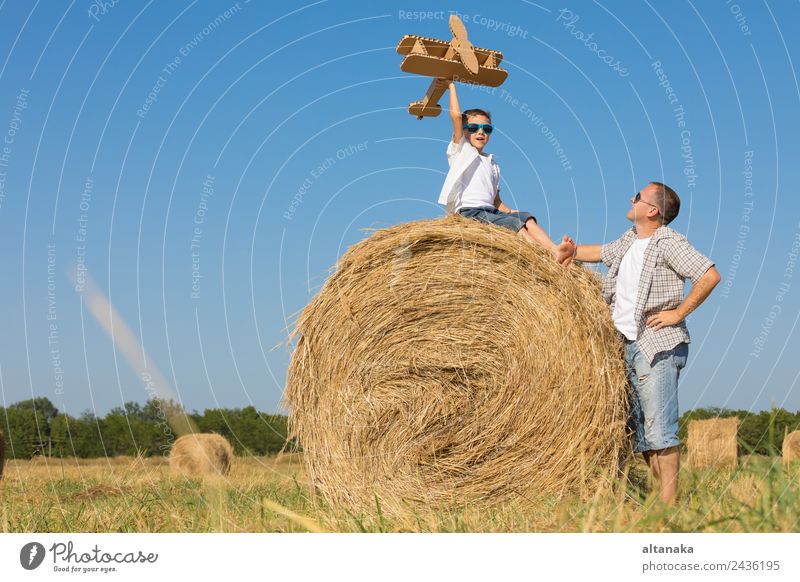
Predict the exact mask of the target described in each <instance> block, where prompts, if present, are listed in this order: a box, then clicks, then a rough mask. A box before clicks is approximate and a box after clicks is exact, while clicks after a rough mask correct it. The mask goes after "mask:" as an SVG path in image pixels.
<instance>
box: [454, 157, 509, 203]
mask: <svg viewBox="0 0 800 582" xmlns="http://www.w3.org/2000/svg"><path fill="white" fill-rule="evenodd" d="M461 182H462V183H463V185H464V189H463V190H462V192H461V197H460V200H458V203H457V205H456V212H458V211H459V210H461V209H462V208H477V207H479V206H494V199H495V196H496V195H497V187H498V186H499V184H498V183H497V182H498V176H497V172H495V170H494V164H493V161H492V158H491V156H478V159H477V160H476V162H473V163H472V164H470V166H469V167H468V168H467V169H466V170H465V171H464V173H463V174H462V175H461Z"/></svg>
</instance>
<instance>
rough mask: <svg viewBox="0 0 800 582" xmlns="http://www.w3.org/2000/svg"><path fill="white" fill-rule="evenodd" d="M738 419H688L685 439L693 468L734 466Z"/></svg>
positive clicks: (736, 450) (736, 459)
mask: <svg viewBox="0 0 800 582" xmlns="http://www.w3.org/2000/svg"><path fill="white" fill-rule="evenodd" d="M738 431H739V419H738V418H736V417H731V418H709V419H706V420H690V421H689V435H688V438H687V439H686V449H687V451H688V457H689V458H688V462H689V465H690V466H691V467H692V468H693V469H710V468H732V469H733V468H736V465H737V463H738V460H739V457H738V448H739V447H738V445H737V442H736V436H737V434H738Z"/></svg>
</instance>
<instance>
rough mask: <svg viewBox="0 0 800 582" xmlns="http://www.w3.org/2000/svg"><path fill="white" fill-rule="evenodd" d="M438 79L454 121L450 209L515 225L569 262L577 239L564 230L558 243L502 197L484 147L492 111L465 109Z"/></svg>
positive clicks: (445, 191)
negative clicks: (505, 202)
mask: <svg viewBox="0 0 800 582" xmlns="http://www.w3.org/2000/svg"><path fill="white" fill-rule="evenodd" d="M438 83H439V87H440V88H441V89H445V88H446V89H449V90H450V119H451V120H452V121H453V138H452V140H451V142H450V143H449V144H448V145H447V161H448V163H449V164H450V171H449V172H448V174H447V178H446V179H445V182H444V186H443V187H442V191H441V193H440V194H439V204H445V205H446V206H447V212H448V214H453V213H458V214H460V215H461V216H465V217H467V218H472V219H475V220H479V221H481V222H485V223H488V224H495V225H497V226H500V227H503V228H507V229H509V230H512V231H514V232H516V233H518V234H519V236H521V237H522V238H524V239H525V240H527V241H528V242H530V243H534V244H540V245H542V246H543V247H545V248H546V249H548V250H549V251H550V254H551V255H552V256H553V259H555V260H556V262H558V263H561V264H563V265H568V264H569V263H570V262H571V261H572V258H573V257H574V255H575V243H574V242H573V241H572V239H571V238H570V237H568V236H567V235H564V238H563V239H562V240H561V243H560V244H555V243H553V241H551V240H550V237H549V236H548V235H547V233H546V232H545V231H544V230H543V229H542V227H540V226H539V225H538V224H537V223H536V218H534V217H533V216H532V215H531V214H529V213H527V212H517V211H516V210H512V209H511V208H509V207H508V206H506V205H505V204H504V203H503V201H502V200H500V168H499V167H498V166H497V164H496V163H495V162H494V157H493V156H492V154H488V155H487V154H486V153H484V151H483V150H484V148H485V147H486V144H487V143H488V141H489V136H490V135H491V133H492V118H491V116H490V114H489V112H487V111H484V110H482V109H469V110H467V111H465V112H464V113H463V114H462V113H461V109H460V107H459V105H458V96H457V95H456V85H455V82H453V81H451V80H447V79H439V80H438Z"/></svg>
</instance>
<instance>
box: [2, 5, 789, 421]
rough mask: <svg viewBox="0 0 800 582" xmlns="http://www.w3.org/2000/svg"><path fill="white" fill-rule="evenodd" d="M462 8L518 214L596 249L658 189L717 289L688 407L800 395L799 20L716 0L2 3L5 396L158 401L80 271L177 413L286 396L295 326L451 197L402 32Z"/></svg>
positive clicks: (269, 403)
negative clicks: (413, 110)
mask: <svg viewBox="0 0 800 582" xmlns="http://www.w3.org/2000/svg"><path fill="white" fill-rule="evenodd" d="M451 10H455V11H457V12H458V13H459V14H461V15H462V19H463V20H464V23H465V24H466V26H467V29H468V31H469V35H470V39H471V40H472V41H473V42H474V43H475V44H476V45H477V46H482V47H487V48H494V49H497V50H501V51H502V52H503V53H504V57H505V58H504V67H505V68H506V69H507V70H508V72H509V76H508V80H507V81H506V82H505V84H504V85H503V86H502V87H500V88H498V89H496V90H494V91H492V90H487V89H477V88H472V87H466V86H460V87H459V90H460V97H461V102H462V105H463V106H464V107H469V106H479V107H484V108H488V109H489V110H491V112H492V114H493V121H494V124H495V127H496V131H495V133H494V134H493V136H492V141H491V143H490V145H489V146H488V151H491V152H493V153H495V154H496V156H497V160H498V162H499V164H500V166H501V168H502V176H503V185H502V188H503V191H504V199H505V200H506V201H507V202H509V204H510V205H511V206H512V207H515V208H520V209H523V210H527V211H529V212H532V213H533V214H535V215H536V216H537V217H538V218H539V221H540V224H542V225H543V226H544V227H545V228H546V229H547V230H548V232H550V233H551V235H553V236H554V237H555V236H557V235H560V234H562V233H564V232H568V233H570V234H571V235H572V236H573V237H574V238H575V239H576V240H577V241H578V242H579V243H600V242H604V241H609V240H612V239H614V238H616V237H618V236H620V235H621V233H622V232H623V231H624V229H626V228H627V227H628V223H627V221H626V220H625V213H626V211H627V208H628V204H629V202H628V200H629V197H630V196H631V195H632V194H633V193H634V192H636V191H637V190H639V189H640V188H641V187H642V186H643V185H644V184H646V183H647V182H648V181H649V180H660V181H664V182H666V183H668V184H670V185H671V186H673V187H674V188H675V189H676V190H677V191H678V193H679V194H680V195H681V197H682V200H683V206H682V211H681V215H680V216H679V218H678V219H677V220H676V221H675V223H674V225H673V226H674V227H675V228H676V229H677V230H679V231H681V232H683V233H685V234H686V235H687V236H688V237H689V239H690V240H691V241H692V242H693V243H694V244H695V246H696V247H697V248H698V249H699V250H701V251H702V252H703V253H705V254H707V255H709V256H710V257H711V258H712V259H713V260H714V261H715V262H716V264H717V268H718V269H719V271H720V273H721V274H722V276H723V282H722V283H721V284H720V286H719V287H718V288H717V290H716V291H715V293H714V294H713V295H712V296H711V298H710V299H709V300H708V301H707V302H706V303H705V304H704V305H703V306H702V307H701V308H700V309H699V310H698V311H697V312H696V313H695V314H694V315H692V316H691V318H690V320H689V327H690V331H691V332H692V335H693V343H692V346H691V349H690V357H689V366H688V368H687V370H686V371H685V374H684V376H683V377H682V383H681V408H682V409H684V410H685V409H688V408H694V407H697V406H712V405H715V406H728V407H734V408H745V409H747V408H750V409H754V410H760V409H764V408H768V407H770V406H771V405H772V404H775V405H778V406H784V407H787V408H789V409H792V410H797V409H800V387H798V375H799V374H800V365H798V364H797V354H798V353H800V333H799V332H798V328H797V323H798V318H799V317H800V301H798V297H800V266H798V265H797V263H796V262H795V261H796V255H797V251H798V247H800V201H798V198H797V196H796V188H795V187H793V185H795V184H797V183H798V177H799V174H800V172H799V170H798V163H797V160H798V159H800V151H798V150H799V149H800V148H798V140H797V138H796V135H797V134H798V129H800V88H799V87H798V80H797V70H796V65H797V64H798V63H800V52H799V51H798V43H800V41H798V40H797V38H796V35H795V34H792V30H791V28H790V23H795V22H797V21H798V18H799V17H800V7H799V6H798V4H797V3H783V2H770V3H758V2H739V3H736V2H725V1H723V0H720V1H718V2H713V3H711V2H702V3H701V2H695V3H691V2H653V1H651V2H642V3H639V2H624V3H623V2H605V3H599V2H572V3H554V2H546V1H543V2H539V3H534V2H527V1H509V2H502V3H492V4H487V3H478V2H460V3H444V2H416V3H414V2H409V3H406V2H372V3H359V2H343V1H337V0H328V1H321V2H312V3H304V2H282V3H273V2H245V1H243V0H240V2H238V3H236V2H158V3H156V2H150V3H144V2H129V1H126V0H121V1H118V2H116V3H113V2H106V3H105V4H104V5H102V3H95V2H91V1H88V0H85V1H84V0H75V1H73V2H71V3H68V2H63V3H55V2H54V3H50V2H23V1H21V0H18V1H13V0H5V1H4V2H2V3H0V30H2V34H0V134H2V136H1V137H0V139H3V140H4V141H3V143H0V156H2V157H0V162H2V163H0V240H2V246H3V249H4V251H5V252H4V261H3V264H4V270H3V272H4V275H5V276H4V284H3V285H2V289H0V301H2V305H3V333H2V334H0V378H1V379H2V384H1V387H2V399H3V402H4V403H6V404H8V403H11V402H15V401H18V400H21V399H24V398H29V397H31V396H33V395H35V396H47V397H49V398H50V399H51V400H53V402H54V403H55V404H56V405H57V406H58V407H59V408H61V409H62V410H67V411H69V412H71V413H73V414H75V413H79V412H80V411H82V410H84V409H92V410H95V411H96V412H97V413H99V414H104V413H105V412H106V411H107V410H108V409H109V408H111V407H112V406H116V405H119V404H121V403H122V402H124V401H127V400H137V401H140V402H141V401H144V400H145V399H146V398H147V396H148V392H147V390H146V387H145V386H144V385H143V382H142V379H141V376H140V374H138V373H137V372H136V371H134V370H133V369H132V368H131V366H129V365H128V363H127V362H126V360H125V359H124V358H123V357H122V355H121V353H120V352H119V351H117V350H115V349H114V347H113V344H112V342H111V341H110V340H109V338H108V336H107V334H106V333H105V331H103V329H102V327H101V326H100V325H98V323H97V322H96V321H95V319H94V318H93V317H92V316H91V315H90V314H89V312H88V310H87V306H86V304H85V301H84V298H83V297H82V296H81V295H80V294H79V293H76V291H75V288H74V287H75V285H74V283H73V281H72V280H71V278H70V273H71V272H72V271H73V269H74V268H75V265H77V264H82V265H85V267H86V268H87V270H88V272H90V273H91V276H92V277H93V279H94V280H95V282H96V285H97V287H98V288H99V289H100V290H101V291H102V293H103V294H104V295H106V296H108V297H109V298H110V300H111V302H112V303H113V305H114V307H115V309H116V313H117V314H118V317H120V318H122V319H124V321H125V322H126V323H127V325H128V327H129V328H130V329H131V331H132V333H133V335H134V336H136V337H137V338H138V339H139V341H140V342H141V344H142V346H143V347H144V350H145V351H146V353H147V355H148V366H153V367H156V368H158V369H159V370H160V371H161V372H162V373H163V374H164V376H165V377H166V379H167V382H168V383H169V384H171V385H172V386H173V387H174V389H175V390H176V391H177V393H178V394H179V395H180V398H181V399H182V401H183V402H184V404H185V405H186V406H187V408H189V409H198V410H202V409H204V408H206V407H216V406H224V407H241V406H246V405H249V404H253V405H255V406H256V407H257V408H259V409H261V410H267V411H276V410H280V407H279V401H280V398H281V393H282V389H283V382H284V378H285V372H286V367H287V364H288V361H289V357H290V356H289V351H288V349H287V347H286V346H285V340H286V326H287V324H288V322H289V321H290V317H291V315H292V314H294V313H296V312H297V311H299V310H301V309H302V308H303V307H304V306H305V305H306V303H307V302H308V301H309V299H310V298H311V297H312V296H313V294H314V293H315V292H316V291H317V290H318V289H319V287H320V286H321V284H322V283H323V282H324V280H325V278H326V276H327V273H328V270H329V268H330V267H331V266H332V265H334V264H335V262H336V259H337V257H339V256H340V255H341V254H342V252H344V250H345V249H346V248H347V247H348V246H350V245H352V244H353V243H355V242H357V241H359V240H361V239H362V238H363V237H365V236H366V234H365V230H364V229H368V228H376V227H382V226H389V225H393V224H397V223H400V222H405V221H410V220H417V219H422V218H432V217H436V216H441V215H442V214H443V209H442V208H441V207H439V206H437V204H436V198H437V195H438V192H439V188H440V187H441V184H442V181H443V179H444V175H445V171H446V169H447V162H446V158H445V154H444V150H445V147H446V143H447V140H448V139H449V133H450V126H449V123H450V122H449V120H448V119H447V118H446V117H441V118H438V119H425V120H423V121H418V120H416V119H415V118H413V117H412V116H410V115H409V114H408V113H407V112H406V106H407V105H408V103H409V102H410V101H413V100H417V99H419V98H420V97H421V96H422V95H423V94H424V91H425V89H426V87H427V85H428V81H427V80H426V79H424V78H421V77H415V76H413V75H408V74H404V73H402V72H401V71H400V69H399V65H400V60H401V59H400V56H399V55H397V54H396V52H395V50H394V47H395V45H396V44H397V42H398V40H399V39H400V38H401V37H402V36H403V35H404V34H419V35H422V36H428V37H436V38H448V36H449V31H448V26H447V17H448V16H449V12H450V11H451ZM7 140H10V142H9V141H7ZM3 148H6V149H3ZM196 229H197V230H196ZM48 268H49V269H50V273H48ZM48 275H50V280H49V281H48Z"/></svg>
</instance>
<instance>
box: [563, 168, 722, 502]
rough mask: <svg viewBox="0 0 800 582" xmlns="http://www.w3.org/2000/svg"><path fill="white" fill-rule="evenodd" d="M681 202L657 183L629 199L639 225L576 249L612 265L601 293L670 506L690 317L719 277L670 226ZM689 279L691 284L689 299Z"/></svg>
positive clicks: (580, 256) (643, 447)
mask: <svg viewBox="0 0 800 582" xmlns="http://www.w3.org/2000/svg"><path fill="white" fill-rule="evenodd" d="M680 204H681V201H680V198H678V195H677V194H676V193H675V192H674V191H673V190H672V188H670V187H669V186H666V185H664V184H662V183H660V182H651V183H650V184H648V185H647V186H646V187H645V188H643V189H642V190H641V191H640V192H639V193H638V194H636V196H634V197H633V198H631V208H630V210H629V211H628V214H627V218H628V220H630V221H631V222H633V228H631V229H630V230H629V231H627V232H626V233H625V234H623V235H622V237H620V238H619V239H618V240H616V241H614V242H612V243H608V244H605V245H578V247H577V249H576V251H575V258H576V259H577V260H579V261H584V262H588V263H598V262H600V261H603V263H605V264H606V265H607V266H608V274H607V275H606V278H605V280H604V282H603V297H604V298H605V300H606V301H607V302H608V304H609V306H610V307H611V313H612V318H613V320H614V325H615V326H616V328H617V330H618V331H619V332H620V334H621V335H622V337H623V341H624V343H625V367H626V370H627V373H628V380H629V386H630V405H631V413H630V425H631V429H632V430H633V433H634V452H640V453H642V454H643V455H644V458H645V460H646V461H647V464H648V465H649V467H650V470H651V471H652V472H653V476H654V477H655V479H656V481H657V483H658V488H659V496H660V498H661V499H662V500H663V501H665V502H667V503H674V502H675V498H676V494H677V491H678V469H679V468H680V448H679V445H680V440H678V377H679V376H680V372H681V369H682V368H683V367H684V366H685V365H686V357H687V355H688V344H689V332H688V330H687V329H686V323H685V319H686V317H687V316H688V315H689V314H690V313H691V312H692V311H694V310H695V309H697V307H699V306H700V304H701V303H703V301H705V299H706V298H707V297H708V296H709V294H710V293H711V291H712V290H713V289H714V287H715V286H716V284H717V283H719V280H720V276H719V272H717V270H716V269H715V268H714V263H712V262H711V261H710V260H709V259H708V258H706V257H704V256H703V255H701V254H700V253H699V252H697V250H695V249H694V247H692V245H690V244H689V241H688V240H686V237H684V236H683V235H681V234H679V233H677V232H675V231H674V230H672V229H671V228H669V227H668V226H667V225H668V224H669V223H670V222H672V221H673V220H674V219H675V217H676V216H678V211H679V210H680ZM686 279H690V280H691V282H692V289H691V291H690V292H689V295H688V296H686V298H684V297H683V292H684V282H685V280H686Z"/></svg>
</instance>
